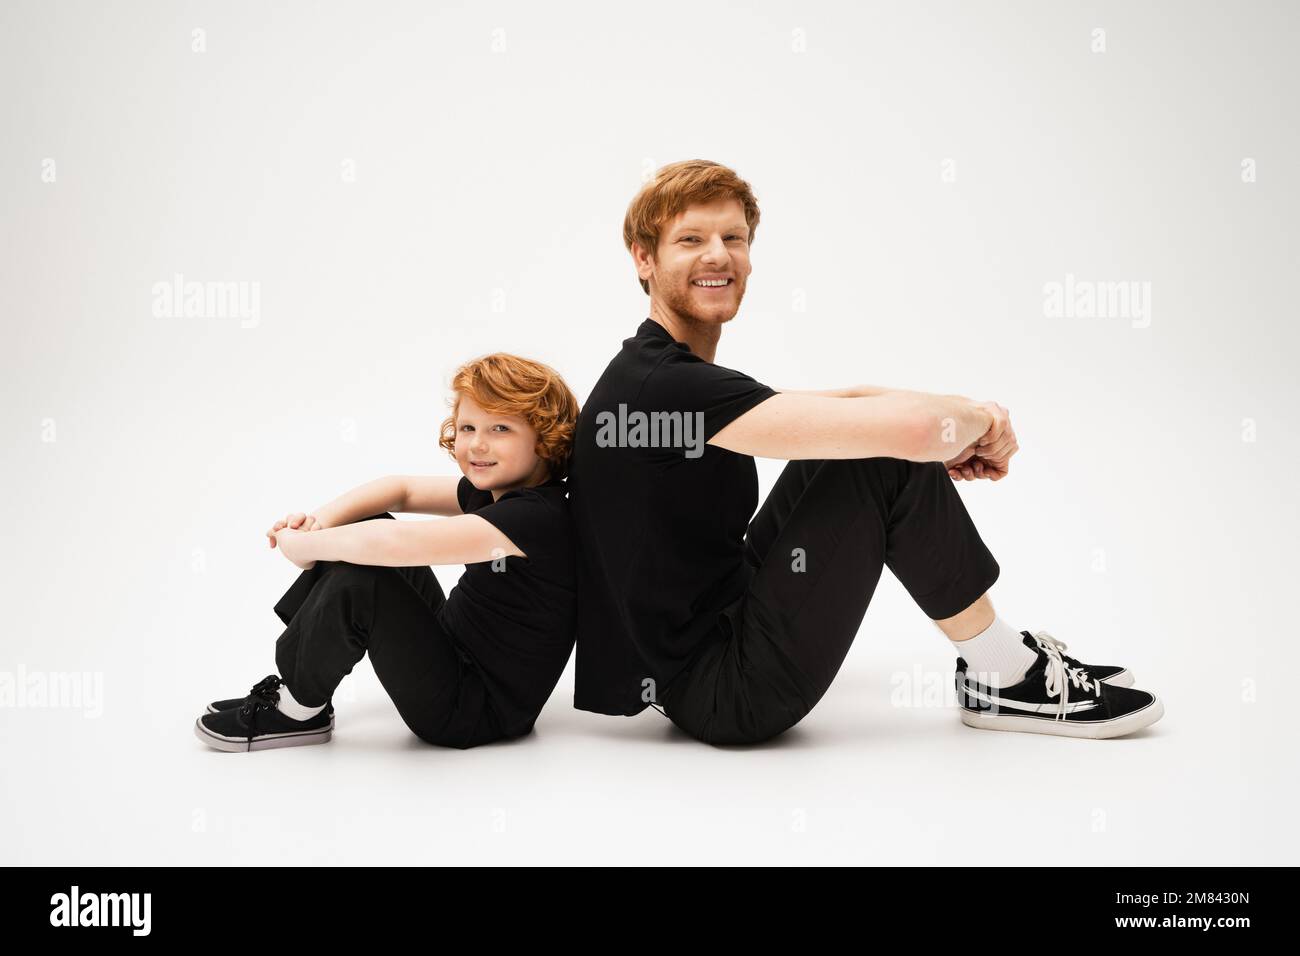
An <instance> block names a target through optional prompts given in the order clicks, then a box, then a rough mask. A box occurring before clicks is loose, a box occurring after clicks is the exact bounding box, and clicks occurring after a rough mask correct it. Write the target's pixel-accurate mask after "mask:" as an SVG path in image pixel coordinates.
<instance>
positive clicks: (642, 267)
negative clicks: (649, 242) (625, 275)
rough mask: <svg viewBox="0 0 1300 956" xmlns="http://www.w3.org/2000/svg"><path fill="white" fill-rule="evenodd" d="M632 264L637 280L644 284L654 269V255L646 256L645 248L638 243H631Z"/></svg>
mask: <svg viewBox="0 0 1300 956" xmlns="http://www.w3.org/2000/svg"><path fill="white" fill-rule="evenodd" d="M632 263H633V265H635V266H636V274H637V278H639V279H640V280H641V281H642V282H646V281H648V280H649V279H650V276H651V274H652V273H653V272H654V267H655V257H654V253H653V252H651V253H649V254H647V253H646V251H645V246H643V245H641V243H639V242H633V243H632Z"/></svg>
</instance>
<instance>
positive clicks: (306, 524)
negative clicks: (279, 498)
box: [266, 511, 323, 548]
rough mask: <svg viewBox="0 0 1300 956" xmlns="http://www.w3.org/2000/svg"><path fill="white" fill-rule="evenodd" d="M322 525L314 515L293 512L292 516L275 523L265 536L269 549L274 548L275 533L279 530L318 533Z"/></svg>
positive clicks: (289, 515) (286, 516)
mask: <svg viewBox="0 0 1300 956" xmlns="http://www.w3.org/2000/svg"><path fill="white" fill-rule="evenodd" d="M322 527H323V525H321V523H320V522H319V521H317V520H316V516H315V515H308V514H303V513H302V512H301V511H295V512H294V513H293V514H288V515H285V516H284V518H283V519H282V520H280V521H277V522H276V523H275V524H274V525H273V526H272V527H271V530H270V531H268V532H267V533H266V536H267V537H268V538H270V539H271V540H270V541H269V542H268V543H269V544H270V545H271V547H273V548H274V547H275V533H276V532H277V531H279V530H280V529H281V528H293V529H295V530H297V531H319V530H320V529H321V528H322Z"/></svg>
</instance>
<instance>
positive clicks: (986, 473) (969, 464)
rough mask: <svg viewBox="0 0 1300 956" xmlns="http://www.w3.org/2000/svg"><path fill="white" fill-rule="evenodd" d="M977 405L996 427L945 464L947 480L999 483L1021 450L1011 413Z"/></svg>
mask: <svg viewBox="0 0 1300 956" xmlns="http://www.w3.org/2000/svg"><path fill="white" fill-rule="evenodd" d="M978 404H979V406H980V407H981V408H986V409H988V410H989V412H991V413H992V415H993V424H992V425H990V426H989V430H988V431H986V432H985V433H984V434H983V435H981V436H980V437H979V439H978V440H976V441H975V442H974V443H972V444H971V445H969V446H968V447H966V448H964V449H963V450H962V452H961V453H960V454H959V455H957V456H956V457H955V458H950V459H948V460H947V461H945V462H944V463H943V464H944V467H945V468H947V469H948V477H950V478H952V479H954V480H956V481H975V480H976V479H978V478H988V479H989V480H991V481H1000V480H1001V479H1003V478H1005V477H1006V476H1007V470H1008V469H1009V468H1010V461H1011V456H1012V455H1014V454H1015V453H1016V452H1017V451H1019V450H1020V445H1019V444H1018V443H1017V442H1016V433H1015V431H1014V430H1013V429H1012V427H1011V413H1010V412H1008V411H1007V410H1006V409H1005V408H1003V407H1002V406H1001V405H999V404H998V403H997V402H979V403H978Z"/></svg>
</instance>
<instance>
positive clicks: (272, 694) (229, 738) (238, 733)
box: [194, 675, 334, 753]
mask: <svg viewBox="0 0 1300 956" xmlns="http://www.w3.org/2000/svg"><path fill="white" fill-rule="evenodd" d="M272 676H274V675H272ZM279 686H280V679H279V678H278V677H275V678H274V682H272V678H271V677H268V678H267V679H266V680H263V681H260V682H259V683H258V684H257V685H256V686H255V687H254V688H253V692H252V693H251V694H249V695H248V696H247V697H245V698H244V699H243V700H242V701H240V702H239V703H238V705H237V706H235V707H230V708H226V709H222V710H217V711H216V712H215V713H207V714H204V715H203V716H201V717H200V718H199V719H198V720H196V721H195V722H194V734H195V736H196V737H198V738H199V740H201V741H203V742H204V743H205V744H207V745H208V746H209V747H214V748H216V749H217V750H224V751H226V752H227V753H242V752H245V751H250V750H270V749H272V748H275V747H301V746H303V745H305V744H323V743H326V742H328V741H329V739H330V735H331V733H332V732H333V730H334V715H333V714H332V713H330V709H329V707H328V706H326V707H325V709H323V710H321V711H320V712H319V713H318V714H316V715H315V716H314V717H308V718H307V719H306V720H293V719H292V718H290V717H287V716H285V714H284V713H283V712H282V711H281V710H280V708H279V707H277V706H276V704H277V703H279V700H280V691H279ZM219 703H220V702H219Z"/></svg>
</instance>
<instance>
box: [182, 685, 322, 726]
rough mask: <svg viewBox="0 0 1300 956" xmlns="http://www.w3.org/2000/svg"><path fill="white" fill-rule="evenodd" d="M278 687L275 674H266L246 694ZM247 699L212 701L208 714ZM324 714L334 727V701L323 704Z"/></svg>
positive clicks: (226, 708)
mask: <svg viewBox="0 0 1300 956" xmlns="http://www.w3.org/2000/svg"><path fill="white" fill-rule="evenodd" d="M279 687H280V678H279V677H277V676H276V675H275V674H267V675H266V676H265V677H263V678H262V679H261V680H260V681H258V682H257V683H256V684H254V685H253V689H252V690H250V691H249V692H248V694H249V696H253V695H256V694H258V693H261V692H262V691H263V690H267V689H269V690H278V689H279ZM246 700H248V697H230V698H228V699H226V700H214V701H213V702H212V703H210V704H208V713H209V714H215V713H216V712H217V711H219V710H230V709H232V708H234V707H239V706H241V705H242V704H243V703H244V701H246ZM325 713H327V714H329V715H330V726H331V727H333V726H334V701H332V700H331V701H329V702H328V703H326V704H325Z"/></svg>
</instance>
